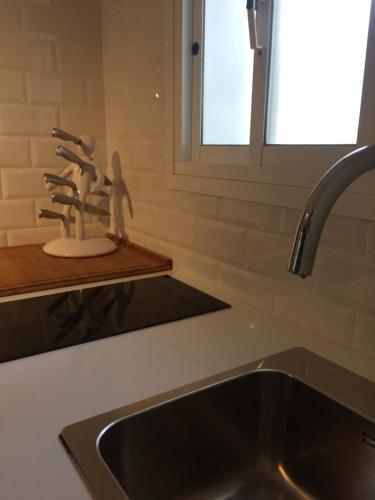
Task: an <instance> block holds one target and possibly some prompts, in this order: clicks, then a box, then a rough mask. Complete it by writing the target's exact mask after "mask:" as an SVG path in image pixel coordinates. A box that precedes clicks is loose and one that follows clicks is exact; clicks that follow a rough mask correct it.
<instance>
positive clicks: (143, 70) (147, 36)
mask: <svg viewBox="0 0 375 500" xmlns="http://www.w3.org/2000/svg"><path fill="white" fill-rule="evenodd" d="M156 4H157V5H156ZM170 4H171V2H170V1H168V0H160V1H158V2H135V1H128V2H125V1H122V0H111V1H108V0H103V2H102V9H103V37H104V51H103V62H104V68H105V71H104V75H105V94H106V130H107V138H108V152H109V159H108V161H109V162H110V161H111V155H112V153H111V152H113V151H114V150H116V151H117V152H118V157H119V158H120V159H121V164H122V166H123V174H124V179H125V182H126V184H127V187H128V190H129V193H130V197H131V207H132V208H133V211H134V217H133V218H132V217H131V216H130V214H129V210H128V207H129V200H125V202H124V210H125V212H126V230H127V233H128V234H129V235H130V237H131V238H132V239H134V240H136V241H138V242H140V243H143V244H145V245H146V246H148V247H150V248H153V249H155V250H157V251H160V252H162V253H166V254H169V255H170V256H171V257H173V259H174V263H175V268H177V269H178V270H179V271H182V272H184V273H188V274H190V275H191V276H196V277H197V278H199V280H207V281H209V282H210V283H217V284H220V285H221V286H224V287H226V288H228V289H230V290H231V291H233V292H234V293H236V294H239V295H240V296H241V297H242V298H246V299H247V300H248V301H250V302H252V303H254V304H256V305H258V306H260V307H262V308H265V309H266V310H269V311H270V312H271V311H272V312H273V313H274V314H276V315H278V316H282V317H284V318H288V319H290V320H291V321H293V322H294V323H296V324H299V325H301V326H303V327H305V328H307V329H308V330H310V331H312V332H314V333H315V334H317V335H320V336H324V337H327V338H329V339H331V340H333V341H334V342H337V343H339V344H343V345H345V346H347V347H349V348H350V349H354V350H358V351H361V352H362V353H364V354H366V355H368V356H371V357H373V358H375V331H374V330H375V309H374V305H373V297H374V296H375V263H374V256H375V236H374V235H375V230H374V227H375V224H374V223H373V222H370V221H367V220H360V219H355V218H350V217H339V216H336V215H331V216H330V217H329V219H328V221H327V224H326V227H325V230H324V234H323V237H322V242H321V245H320V250H319V256H318V259H317V263H316V266H315V269H314V274H313V276H312V277H311V278H308V279H306V280H301V279H300V278H298V277H295V276H292V275H291V274H289V273H288V272H287V271H286V267H287V263H288V256H289V252H290V248H291V244H292V239H293V235H294V231H295V229H296V225H297V221H298V216H299V211H298V210H295V209H291V208H287V207H281V206H269V205H264V204H259V203H253V202H243V201H237V200H232V199H225V198H219V197H214V196H205V195H198V194H193V193H187V192H182V191H172V190H168V189H167V188H166V184H165V172H166V170H167V161H171V158H170V156H168V155H169V152H170V151H171V149H172V147H171V144H170V140H171V139H170V137H171V134H170V130H169V129H168V124H167V122H166V117H165V114H166V113H165V111H166V105H167V104H166V102H167V99H168V98H169V96H168V95H167V90H168V88H169V87H168V85H167V84H166V81H165V79H166V77H167V76H166V75H167V74H168V72H167V71H166V67H167V64H168V63H167V60H166V58H165V55H164V49H165V46H167V44H168V43H169V40H168V39H167V38H166V31H165V22H166V21H165V19H167V18H168V17H169V16H168V14H169V13H168V12H167V9H168V6H169V5H170ZM145 5H147V9H148V11H147V12H145V11H144V9H145ZM169 18H170V17H169ZM119 20H121V22H120V21H119Z"/></svg>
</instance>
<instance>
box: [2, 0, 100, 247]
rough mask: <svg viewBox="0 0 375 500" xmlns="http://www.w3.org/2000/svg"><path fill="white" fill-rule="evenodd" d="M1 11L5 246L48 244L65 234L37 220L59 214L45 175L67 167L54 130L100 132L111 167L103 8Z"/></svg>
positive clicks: (38, 4) (12, 5) (30, 6)
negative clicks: (42, 214)
mask: <svg viewBox="0 0 375 500" xmlns="http://www.w3.org/2000/svg"><path fill="white" fill-rule="evenodd" d="M0 10H1V16H0V33H1V34H0V187H1V189H0V246H4V245H24V244H29V243H43V242H45V241H47V240H48V239H50V238H52V237H55V236H56V235H57V234H58V228H57V227H56V222H54V221H52V223H51V222H50V221H47V222H46V220H41V219H38V217H37V212H38V210H39V209H40V208H46V207H48V208H54V209H56V207H52V206H51V205H52V204H51V202H50V201H49V200H48V197H49V195H50V193H48V192H47V191H46V189H45V187H44V182H43V173H44V172H51V173H54V174H58V173H59V172H60V171H61V169H62V168H64V167H65V166H66V162H65V161H64V160H62V159H61V158H59V157H57V156H56V155H55V149H56V145H57V144H58V141H56V140H54V139H52V138H51V137H50V131H51V129H52V128H53V127H56V126H60V127H64V126H65V127H67V129H68V130H70V131H71V132H72V133H74V134H81V133H83V132H93V133H96V134H97V135H98V139H99V140H98V154H97V155H95V158H96V159H97V161H100V162H102V164H103V166H105V162H106V156H107V153H106V145H105V119H104V86H103V67H102V32H101V3H100V0H74V1H69V0H62V1H60V0H1V1H0ZM58 210H59V209H58ZM90 230H91V229H90ZM103 232H104V229H103V228H102V233H103Z"/></svg>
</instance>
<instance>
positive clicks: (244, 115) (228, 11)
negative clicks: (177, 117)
mask: <svg viewBox="0 0 375 500" xmlns="http://www.w3.org/2000/svg"><path fill="white" fill-rule="evenodd" d="M204 33H205V37H204V59H203V61H204V62H203V123H202V128H203V134H202V135H203V137H202V142H203V144H219V145H230V144H249V141H250V108H251V89H252V79H253V77H252V71H253V70H252V68H253V52H252V50H250V42H249V27H248V21H247V10H246V2H245V0H244V1H239V0H206V2H205V20H204Z"/></svg>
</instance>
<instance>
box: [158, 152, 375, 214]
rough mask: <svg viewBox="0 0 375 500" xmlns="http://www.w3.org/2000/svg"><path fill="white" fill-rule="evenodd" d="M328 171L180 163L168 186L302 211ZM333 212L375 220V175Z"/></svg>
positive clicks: (342, 199)
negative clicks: (317, 183) (312, 191)
mask: <svg viewBox="0 0 375 500" xmlns="http://www.w3.org/2000/svg"><path fill="white" fill-rule="evenodd" d="M326 170H327V166H321V167H316V166H314V167H313V166H311V167H310V168H306V166H305V165H304V166H303V168H297V167H290V166H287V165H284V166H282V168H281V167H260V166H258V167H244V166H233V165H207V164H198V163H194V162H186V161H177V162H175V163H174V164H173V169H171V171H170V172H169V173H168V174H167V178H166V183H167V187H168V188H169V189H174V190H178V191H187V192H192V193H200V194H206V195H210V196H218V197H224V198H231V199H237V200H243V201H252V202H258V203H264V204H268V205H276V206H283V207H290V208H296V209H302V208H304V206H305V204H306V201H307V199H308V196H309V194H310V192H311V189H312V188H313V186H314V185H315V184H316V182H317V181H318V180H319V178H320V177H321V176H322V175H323V174H324V172H325V171H326ZM332 213H334V214H336V215H341V216H346V217H356V218H360V219H367V220H375V172H369V173H367V174H365V175H363V176H362V177H360V178H359V179H357V180H356V181H355V182H353V184H352V185H351V186H349V188H348V189H347V190H346V191H345V193H343V194H342V195H341V197H340V198H339V200H338V202H337V203H336V205H335V206H334V208H333V210H332Z"/></svg>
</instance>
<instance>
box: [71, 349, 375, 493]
mask: <svg viewBox="0 0 375 500" xmlns="http://www.w3.org/2000/svg"><path fill="white" fill-rule="evenodd" d="M62 439H63V441H64V443H65V445H66V447H67V449H68V450H69V451H70V453H71V454H72V456H73V458H74V461H75V463H76V464H77V465H78V467H79V470H80V471H81V472H82V474H83V476H84V477H85V478H86V480H87V481H88V483H89V485H90V486H91V488H92V491H93V494H94V497H95V498H98V499H100V500H101V499H102V500H117V499H119V500H120V499H130V500H174V499H181V500H183V499H184V500H185V499H186V500H187V499H189V500H190V499H191V500H192V499H199V500H206V499H207V500H219V499H220V500H224V499H225V500H229V499H233V500H234V499H236V500H240V499H241V500H242V499H249V500H250V499H254V500H274V499H275V500H276V499H277V500H287V499H288V500H289V499H300V500H302V499H303V500H310V499H325V500H330V499H332V500H334V499H335V500H336V499H337V500H341V499H345V500H350V499H353V500H354V499H355V500H369V499H372V498H375V384H373V383H371V382H369V381H368V380H366V379H363V378H361V377H359V376H358V375H354V374H353V373H351V372H349V371H347V370H345V369H343V368H340V367H338V366H337V365H335V364H333V363H331V362H328V361H326V360H324V359H322V358H320V357H319V356H316V355H314V354H312V353H310V352H308V351H306V350H304V349H292V350H290V351H286V352H283V353H280V354H276V355H274V356H270V357H267V358H264V359H262V360H259V361H257V362H255V363H250V364H248V365H246V366H243V367H240V368H238V369H235V370H231V371H229V372H226V373H222V374H220V375H218V376H215V377H210V378H208V379H205V380H204V381H201V382H198V383H194V384H190V385H189V386H185V387H183V388H180V389H177V390H174V391H170V392H168V393H165V394H162V395H160V396H156V397H154V398H151V399H148V400H145V401H141V402H138V403H135V404H133V405H129V406H126V407H124V408H120V409H118V410H114V411H112V412H108V413H105V414H103V415H99V416H97V417H93V418H91V419H88V420H85V421H82V422H79V423H76V424H72V425H70V426H68V427H66V428H65V429H64V430H63V432H62Z"/></svg>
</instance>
